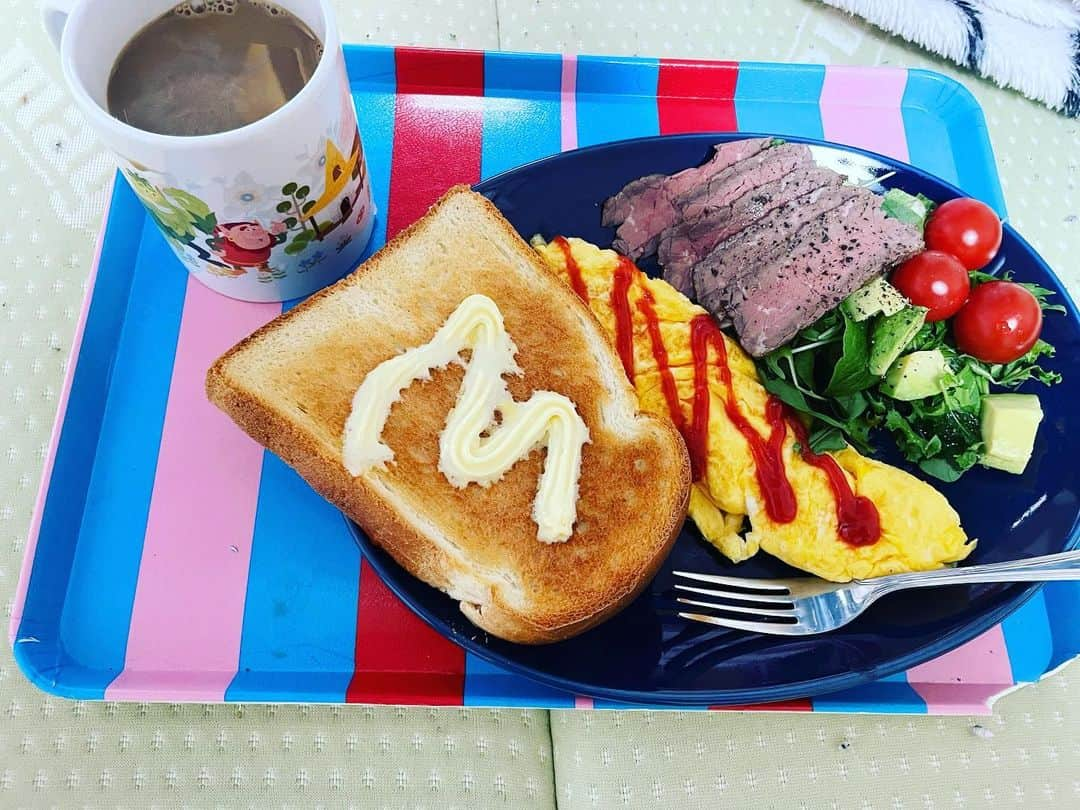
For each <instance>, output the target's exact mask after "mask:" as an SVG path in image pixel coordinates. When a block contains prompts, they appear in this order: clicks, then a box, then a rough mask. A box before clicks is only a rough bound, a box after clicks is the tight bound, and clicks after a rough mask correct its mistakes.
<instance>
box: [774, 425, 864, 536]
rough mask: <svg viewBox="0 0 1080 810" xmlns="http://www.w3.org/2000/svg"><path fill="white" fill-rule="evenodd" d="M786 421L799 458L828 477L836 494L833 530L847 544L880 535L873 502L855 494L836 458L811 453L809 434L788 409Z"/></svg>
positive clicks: (826, 454)
mask: <svg viewBox="0 0 1080 810" xmlns="http://www.w3.org/2000/svg"><path fill="white" fill-rule="evenodd" d="M788 421H789V422H790V423H791V429H792V430H793V431H794V432H795V437H796V438H797V439H798V441H799V444H800V445H802V458H803V461H805V462H806V463H807V464H810V465H812V466H814V467H817V468H818V469H819V470H822V471H823V472H824V473H825V475H827V476H828V477H829V485H830V486H831V487H832V491H833V495H834V496H835V498H836V523H837V527H838V528H837V534H839V535H840V539H841V540H843V541H844V542H845V543H847V544H848V545H849V546H856V547H858V546H872V545H873V544H874V543H876V542H877V541H878V540H879V539H880V538H881V515H880V514H879V513H878V510H877V507H876V506H875V505H874V502H873V501H872V500H870V499H869V498H867V497H866V496H865V495H856V494H855V493H854V492H852V491H851V485H850V484H849V483H848V480H847V478H846V477H845V475H844V471H843V470H842V469H841V468H840V465H839V464H837V463H836V459H835V458H833V457H832V456H830V455H829V454H828V453H821V454H818V453H815V452H813V451H812V450H811V449H810V437H809V436H807V435H806V426H805V425H804V424H803V423H802V422H801V421H800V420H799V418H798V417H797V416H796V415H795V414H794V413H791V412H790V411H789V412H788Z"/></svg>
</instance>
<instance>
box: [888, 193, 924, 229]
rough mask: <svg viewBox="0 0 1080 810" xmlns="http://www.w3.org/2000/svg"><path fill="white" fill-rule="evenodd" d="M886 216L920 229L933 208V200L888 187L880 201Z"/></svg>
mask: <svg viewBox="0 0 1080 810" xmlns="http://www.w3.org/2000/svg"><path fill="white" fill-rule="evenodd" d="M881 210H882V211H884V212H885V215H886V216H890V217H892V218H893V219H898V220H900V221H901V222H906V223H907V224H908V225H914V226H915V227H916V228H918V229H919V230H922V228H923V226H924V225H925V224H926V218H927V217H929V216H930V212H931V211H933V210H934V202H933V200H931V199H930V198H929V197H927V196H925V195H923V194H908V193H907V192H906V191H902V190H901V189H898V188H890V189H889V190H888V191H886V192H885V196H884V198H883V199H882V201H881Z"/></svg>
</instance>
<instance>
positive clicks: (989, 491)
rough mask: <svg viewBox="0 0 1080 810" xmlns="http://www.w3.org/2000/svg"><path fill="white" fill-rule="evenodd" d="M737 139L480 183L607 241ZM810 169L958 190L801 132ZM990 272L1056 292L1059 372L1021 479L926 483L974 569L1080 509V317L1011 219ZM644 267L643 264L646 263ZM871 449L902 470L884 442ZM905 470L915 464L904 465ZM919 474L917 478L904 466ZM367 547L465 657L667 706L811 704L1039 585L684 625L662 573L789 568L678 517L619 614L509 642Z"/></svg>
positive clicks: (528, 231)
mask: <svg viewBox="0 0 1080 810" xmlns="http://www.w3.org/2000/svg"><path fill="white" fill-rule="evenodd" d="M746 137H753V136H752V135H748V134H745V133H739V134H732V133H728V134H723V135H680V136H668V137H659V138H642V139H638V140H632V141H623V142H620V143H613V144H605V145H603V146H595V147H590V148H587V149H579V150H576V151H573V152H565V153H563V154H560V155H556V156H554V157H550V158H546V159H544V160H540V161H537V162H535V163H530V164H528V165H526V166H522V167H520V168H517V169H514V170H512V171H509V172H506V173H504V174H501V175H499V176H497V177H493V178H491V179H490V180H486V181H484V182H483V183H480V184H479V185H478V186H476V190H477V191H479V192H481V193H482V194H484V195H486V196H487V197H489V198H490V199H491V200H492V201H493V202H494V203H495V205H497V206H498V207H499V209H500V210H501V211H502V212H503V213H504V214H505V215H506V216H507V218H508V219H509V220H510V221H511V222H512V223H513V225H514V227H515V228H517V230H518V232H519V233H520V234H521V235H522V236H524V237H525V238H528V237H530V236H532V235H533V234H536V233H539V234H542V235H544V236H546V237H551V236H554V235H557V234H562V235H565V236H580V237H582V238H583V239H587V240H589V241H590V242H594V243H596V244H599V245H603V246H606V245H609V244H610V243H611V240H612V236H613V234H612V231H611V230H610V229H608V228H603V227H601V225H600V203H601V202H602V201H603V200H604V199H605V198H606V197H608V196H609V195H611V194H613V193H614V192H616V191H618V190H619V189H620V188H621V187H622V186H623V185H624V184H625V183H627V182H628V181H630V180H632V179H634V178H636V177H640V176H642V175H645V174H650V173H653V172H664V173H671V172H674V171H677V170H679V169H683V168H686V167H687V166H694V165H697V164H699V163H701V162H702V161H704V160H705V159H706V157H707V156H708V154H709V152H710V151H711V147H712V145H713V144H715V143H717V142H718V141H724V140H734V139H736V138H746ZM790 140H793V141H804V142H806V143H808V144H811V146H812V149H813V151H814V156H815V158H816V159H817V160H818V162H819V163H822V164H825V165H830V166H832V167H833V168H836V169H837V170H838V171H841V172H843V173H845V174H848V175H849V176H853V177H855V178H858V179H859V180H863V179H871V178H875V177H879V176H882V175H884V174H886V173H888V172H895V174H893V175H892V176H891V177H882V178H881V185H883V186H885V187H898V188H902V189H904V190H905V191H908V192H911V193H913V194H914V193H918V192H921V193H923V194H925V195H926V196H928V197H930V198H931V199H933V200H936V201H939V202H940V201H943V200H946V199H950V198H952V197H957V196H962V192H961V191H960V190H959V189H957V188H956V187H954V186H951V185H949V184H948V183H945V182H943V181H941V180H938V179H937V178H935V177H933V176H931V175H929V174H926V173H925V172H923V171H920V170H919V169H916V168H914V167H912V166H908V165H906V164H903V163H898V162H896V161H894V160H891V159H889V158H885V157H882V156H881V155H876V154H873V153H871V152H865V151H862V150H858V149H853V148H849V147H842V146H837V145H834V144H826V143H823V142H820V141H813V140H808V139H803V138H791V139H790ZM994 268H995V269H997V270H1001V269H1009V270H1012V271H1013V272H1014V273H1015V274H1016V277H1017V278H1018V279H1020V280H1023V281H1034V282H1037V283H1039V284H1042V285H1043V286H1045V287H1048V288H1050V289H1053V290H1055V291H1056V292H1057V293H1058V298H1057V301H1058V302H1059V303H1062V304H1065V306H1066V307H1067V308H1068V312H1067V314H1064V315H1060V314H1051V315H1048V316H1047V318H1046V319H1045V326H1044V330H1043V337H1044V338H1045V339H1046V340H1048V341H1050V342H1051V343H1053V344H1054V345H1055V346H1056V347H1057V350H1058V353H1057V357H1056V358H1054V359H1053V360H1050V361H1048V362H1047V366H1048V367H1050V368H1053V369H1055V370H1057V371H1060V372H1061V373H1062V374H1063V375H1064V376H1065V381H1064V382H1063V383H1062V384H1061V385H1058V386H1056V387H1054V388H1050V389H1047V388H1045V387H1043V386H1041V385H1038V384H1029V385H1028V386H1027V390H1031V391H1034V392H1037V393H1038V394H1039V396H1040V398H1041V400H1042V406H1043V410H1044V412H1045V414H1046V416H1045V420H1044V422H1043V424H1042V427H1041V428H1040V431H1039V437H1038V441H1037V443H1036V446H1035V454H1034V457H1033V458H1032V460H1031V462H1030V463H1029V464H1028V468H1027V470H1026V472H1025V473H1024V474H1023V475H1022V476H1014V475H1009V474H1007V473H1003V472H996V471H993V470H985V469H982V468H976V469H974V470H972V471H970V472H969V473H967V474H966V475H965V476H964V477H963V478H962V479H961V480H960V481H958V482H956V483H955V484H941V483H940V482H934V484H935V486H938V488H939V489H940V490H941V491H942V492H943V493H944V494H945V495H946V496H947V497H948V499H949V500H950V502H951V503H952V504H953V506H954V507H955V508H956V509H957V511H958V512H959V513H960V516H961V518H962V520H963V524H964V527H965V529H966V530H967V532H968V534H969V535H970V536H972V537H977V538H979V545H978V547H977V549H976V550H975V552H974V553H973V554H972V556H971V557H970V562H971V563H985V562H996V561H1000V560H1008V559H1013V558H1017V557H1028V556H1034V555H1039V554H1050V553H1052V552H1056V551H1063V550H1065V549H1068V548H1071V547H1072V546H1073V545H1075V544H1076V542H1077V538H1078V517H1080V504H1078V494H1080V464H1078V463H1077V459H1078V458H1080V431H1077V430H1076V429H1075V428H1074V429H1073V430H1072V431H1070V430H1067V429H1066V425H1067V424H1068V422H1069V421H1070V417H1069V413H1070V412H1071V410H1072V408H1074V407H1075V404H1072V405H1071V404H1070V403H1076V402H1077V401H1080V388H1078V386H1080V320H1078V313H1077V310H1076V307H1075V305H1074V304H1073V303H1072V302H1071V301H1070V300H1069V298H1068V295H1067V294H1066V292H1065V290H1064V288H1063V286H1062V284H1061V282H1060V281H1059V280H1058V279H1057V277H1056V276H1055V275H1054V273H1053V272H1052V271H1051V270H1050V268H1049V267H1047V265H1046V263H1045V262H1044V261H1043V260H1042V259H1041V258H1040V257H1039V256H1038V255H1037V254H1036V253H1035V251H1034V250H1032V248H1031V246H1030V245H1028V244H1027V242H1025V241H1024V240H1023V239H1021V238H1020V236H1019V235H1018V234H1017V233H1016V232H1015V231H1014V230H1013V229H1012V228H1011V227H1009V226H1008V225H1006V226H1005V236H1004V242H1003V244H1002V249H1001V254H1000V258H999V260H998V261H997V262H995V264H994ZM644 269H646V270H648V271H650V272H651V271H654V270H655V268H650V267H648V266H647V265H646V266H645V267H644ZM879 444H880V445H881V452H880V454H879V456H880V457H881V458H883V459H885V460H887V461H889V462H892V463H897V464H899V465H900V466H903V467H905V468H906V469H911V467H910V465H906V464H904V463H903V462H902V460H901V459H900V458H899V457H898V456H897V455H896V453H895V451H893V450H892V448H891V447H890V446H889V445H891V442H890V441H889V439H888V437H887V436H882V437H880V440H879ZM912 471H913V472H916V471H914V470H912ZM916 474H918V473H917V472H916ZM353 531H354V534H355V535H356V538H357V541H358V542H359V544H360V546H361V548H362V550H363V552H364V554H365V555H366V556H367V558H368V560H369V561H370V562H371V564H372V565H373V566H374V567H375V569H376V571H378V573H379V575H380V576H381V577H382V578H383V579H384V580H385V581H386V583H387V585H388V586H389V587H390V588H391V589H392V590H393V591H394V592H395V593H396V594H397V595H398V596H399V597H401V599H403V600H404V601H405V602H406V604H408V605H409V606H410V607H411V608H412V609H413V610H414V611H416V612H417V613H418V614H419V615H420V616H421V617H423V618H424V619H425V620H426V621H427V622H429V623H430V624H431V625H432V626H434V627H435V628H436V629H437V630H439V631H440V632H441V633H443V634H444V635H446V636H447V637H449V638H451V639H453V640H454V641H455V642H457V643H458V644H461V645H462V646H464V647H466V648H467V649H469V650H470V651H472V652H474V653H476V654H477V655H479V656H481V657H482V658H485V659H487V660H489V661H492V662H494V663H496V664H499V665H501V666H503V667H506V668H508V669H511V670H514V671H517V672H519V673H522V674H524V675H527V676H529V677H532V678H535V679H536V680H538V681H542V682H544V683H547V684H549V685H552V686H556V687H559V688H562V689H566V690H570V691H572V692H576V693H578V694H584V695H591V696H595V697H602V698H609V699H612V700H621V701H630V702H647V703H676V704H711V705H721V704H745V703H758V702H767V701H775V700H790V699H793V698H800V697H809V696H812V695H817V694H821V693H823V692H829V691H833V690H837V689H846V688H850V687H854V686H858V685H860V684H862V683H865V682H867V681H871V680H874V679H877V678H881V677H884V676H886V675H890V674H892V673H894V672H898V671H901V670H904V669H907V668H909V667H912V666H915V665H917V664H919V663H922V662H924V661H926V660H928V659H930V658H933V657H934V656H937V655H940V654H941V653H944V652H947V651H948V650H950V649H952V648H954V647H956V646H958V645H960V644H962V643H963V642H965V641H967V640H969V639H971V638H973V637H974V636H976V635H978V634H979V633H982V632H983V631H985V630H987V629H989V628H990V627H991V626H993V625H994V624H995V623H997V622H999V621H1001V620H1002V619H1003V618H1004V617H1005V616H1006V615H1008V614H1009V613H1010V612H1012V611H1014V610H1016V609H1017V608H1018V607H1020V605H1022V604H1023V603H1024V602H1025V601H1026V600H1027V599H1028V598H1030V597H1031V596H1032V595H1033V594H1034V593H1035V590H1036V588H1037V587H1039V586H1030V585H976V586H954V587H947V588H937V589H934V590H933V591H921V592H920V591H913V592H910V593H899V594H895V595H893V596H890V597H886V598H885V599H883V600H882V601H880V602H879V603H877V604H876V605H874V606H873V607H872V608H871V609H870V610H869V611H868V612H867V613H866V614H864V615H863V616H862V617H860V618H859V619H858V620H856V621H855V622H853V623H852V624H850V625H848V626H847V627H844V628H842V629H840V630H836V631H834V632H832V633H829V634H826V635H822V636H816V637H807V638H785V637H782V636H762V635H757V634H752V633H744V632H740V631H735V630H725V629H722V628H713V627H708V626H706V625H701V624H695V623H690V622H687V621H685V620H683V619H680V618H678V617H677V616H676V615H675V613H674V610H673V608H674V606H675V603H674V599H673V587H672V586H673V578H672V575H671V571H672V570H674V569H684V570H689V571H702V572H713V573H720V572H724V573H733V572H734V573H737V574H738V575H740V576H745V577H779V576H791V575H793V574H797V573H798V572H795V571H793V570H792V569H791V568H789V567H788V566H786V565H784V564H783V563H781V562H779V561H778V560H775V559H773V558H771V557H769V556H768V555H766V554H764V553H761V554H758V555H757V556H756V557H754V558H753V559H751V560H749V561H747V562H745V563H742V564H741V565H738V566H734V565H732V564H731V563H729V562H727V561H726V560H724V559H723V558H722V557H720V556H719V555H718V554H717V553H716V552H714V551H712V550H711V549H710V548H709V547H708V546H707V545H706V544H705V543H704V542H703V541H702V540H701V538H700V535H699V534H698V532H697V530H696V529H695V528H694V525H693V523H692V522H690V521H688V522H687V524H686V526H685V528H684V529H683V532H682V535H681V536H680V537H679V540H678V542H677V543H676V544H675V548H674V551H672V553H671V556H670V557H669V558H668V560H667V562H666V564H665V565H664V567H663V569H662V570H661V571H660V573H659V575H657V577H656V579H655V580H654V581H653V582H652V584H651V585H650V586H649V587H648V588H647V589H646V591H645V593H644V594H642V596H641V597H640V598H638V599H637V600H636V601H635V602H634V603H633V604H632V605H630V607H628V608H627V609H626V610H625V611H624V612H623V613H621V614H619V615H618V616H616V617H615V618H613V619H611V620H610V621H608V622H607V623H605V624H603V625H602V626H600V627H598V628H596V629H594V630H591V631H589V632H588V633H585V634H584V635H582V636H580V637H578V638H575V639H571V640H569V641H564V642H561V643H559V644H554V645H549V646H545V647H526V646H521V645H515V644H510V643H507V642H504V641H501V640H500V639H497V638H491V637H489V636H487V634H485V633H482V632H480V631H478V630H477V629H476V628H475V627H474V626H473V625H472V624H470V623H469V622H468V620H466V619H465V618H464V616H462V614H461V613H460V612H459V611H458V607H457V603H456V602H454V601H453V600H451V599H450V598H449V597H447V596H446V595H445V594H443V593H441V592H439V591H437V590H435V589H433V588H430V587H428V586H427V585H425V584H423V583H422V582H420V581H419V580H417V579H415V578H414V577H412V576H410V575H409V574H408V573H406V572H405V571H404V570H403V569H402V568H400V567H399V566H398V565H397V564H396V563H395V562H394V561H393V560H392V559H391V558H390V556H389V555H387V554H386V553H385V552H384V551H382V550H381V549H379V548H378V546H376V545H375V544H374V543H373V542H371V540H370V539H369V538H368V537H366V536H365V535H364V533H363V531H362V530H361V529H360V528H359V527H356V526H353Z"/></svg>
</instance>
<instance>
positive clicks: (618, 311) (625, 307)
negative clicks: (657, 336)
mask: <svg viewBox="0 0 1080 810" xmlns="http://www.w3.org/2000/svg"><path fill="white" fill-rule="evenodd" d="M636 272H638V269H637V268H636V267H634V265H633V263H632V262H631V261H630V260H629V259H627V258H626V257H625V256H620V257H619V265H618V266H617V267H616V268H615V277H614V279H613V283H612V285H611V309H612V311H613V312H614V313H615V351H616V352H618V354H619V359H620V360H622V365H623V369H625V371H626V376H627V377H629V378H630V382H633V381H634V321H633V319H632V317H631V315H630V285H631V284H633V283H634V273H636Z"/></svg>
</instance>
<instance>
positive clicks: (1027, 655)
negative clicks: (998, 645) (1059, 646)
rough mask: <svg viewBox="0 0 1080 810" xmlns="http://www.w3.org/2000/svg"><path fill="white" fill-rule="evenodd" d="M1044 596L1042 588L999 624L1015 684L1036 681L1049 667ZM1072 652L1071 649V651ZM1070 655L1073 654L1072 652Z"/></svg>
mask: <svg viewBox="0 0 1080 810" xmlns="http://www.w3.org/2000/svg"><path fill="white" fill-rule="evenodd" d="M1066 584H1070V585H1071V584H1072V583H1066ZM1074 587H1075V586H1074ZM1045 594H1046V589H1045V588H1044V589H1043V590H1041V591H1039V592H1038V593H1037V594H1035V595H1034V596H1033V597H1031V599H1029V600H1028V601H1027V602H1025V603H1024V605H1023V607H1021V608H1020V609H1019V610H1017V611H1015V612H1014V613H1011V614H1009V615H1008V616H1007V617H1006V618H1005V620H1004V621H1002V623H1001V632H1002V633H1003V635H1004V636H1005V649H1007V650H1008V651H1009V665H1010V667H1011V668H1012V677H1013V681H1014V682H1016V683H1032V682H1034V681H1037V680H1039V678H1041V677H1042V676H1043V675H1045V674H1046V672H1047V670H1048V669H1049V668H1050V659H1051V657H1052V655H1053V646H1054V642H1053V639H1052V638H1051V632H1050V617H1049V615H1048V611H1047V608H1048V605H1047V601H1046V598H1045ZM1066 615H1070V616H1075V614H1066ZM1076 649H1077V648H1076V647H1073V650H1076ZM1073 654H1074V655H1075V652H1074V653H1073Z"/></svg>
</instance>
